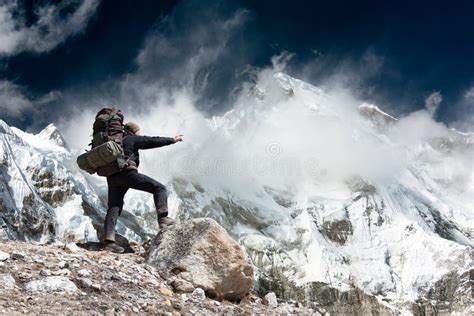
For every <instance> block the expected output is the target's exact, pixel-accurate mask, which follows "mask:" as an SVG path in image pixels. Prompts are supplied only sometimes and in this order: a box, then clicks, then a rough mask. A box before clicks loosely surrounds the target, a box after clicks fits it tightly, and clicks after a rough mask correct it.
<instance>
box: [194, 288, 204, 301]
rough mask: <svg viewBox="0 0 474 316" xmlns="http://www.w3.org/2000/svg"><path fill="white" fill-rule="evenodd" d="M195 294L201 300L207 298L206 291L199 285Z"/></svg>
mask: <svg viewBox="0 0 474 316" xmlns="http://www.w3.org/2000/svg"><path fill="white" fill-rule="evenodd" d="M193 296H194V297H195V298H197V299H199V300H203V299H205V298H206V293H204V290H203V289H201V288H200V287H198V288H197V289H195V290H194V291H193Z"/></svg>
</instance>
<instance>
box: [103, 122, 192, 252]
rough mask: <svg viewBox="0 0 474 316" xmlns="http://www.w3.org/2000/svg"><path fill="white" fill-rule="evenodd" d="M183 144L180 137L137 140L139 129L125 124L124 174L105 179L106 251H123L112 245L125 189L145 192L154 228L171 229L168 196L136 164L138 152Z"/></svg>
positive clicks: (138, 138)
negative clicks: (155, 217)
mask: <svg viewBox="0 0 474 316" xmlns="http://www.w3.org/2000/svg"><path fill="white" fill-rule="evenodd" d="M181 141H183V135H177V136H175V137H174V138H173V137H158V136H140V127H139V126H138V124H136V123H134V122H129V123H127V124H125V132H124V138H123V143H122V146H123V151H124V154H125V157H128V158H127V165H126V167H125V168H124V170H122V171H120V172H118V173H115V174H112V175H111V176H108V177H107V185H108V198H109V200H108V210H107V215H106V217H105V223H104V234H105V237H104V242H105V243H106V249H107V250H110V251H113V252H117V253H122V252H123V251H124V249H123V248H122V247H120V246H119V245H117V244H116V243H115V225H116V223H117V218H118V217H119V215H120V214H121V212H122V208H123V199H124V196H125V193H127V191H128V189H136V190H140V191H146V192H149V193H152V194H153V200H154V202H155V207H156V212H157V215H158V224H159V227H160V229H163V228H165V227H166V226H170V225H173V224H174V223H175V220H174V219H172V218H171V217H168V202H167V200H168V194H167V192H166V187H165V186H164V185H163V184H161V183H160V182H158V181H156V180H154V179H152V178H150V177H149V176H146V175H144V174H141V173H139V172H138V170H137V168H138V165H139V164H140V157H139V153H138V151H139V150H140V149H151V148H157V147H161V146H167V145H171V144H174V143H176V142H181Z"/></svg>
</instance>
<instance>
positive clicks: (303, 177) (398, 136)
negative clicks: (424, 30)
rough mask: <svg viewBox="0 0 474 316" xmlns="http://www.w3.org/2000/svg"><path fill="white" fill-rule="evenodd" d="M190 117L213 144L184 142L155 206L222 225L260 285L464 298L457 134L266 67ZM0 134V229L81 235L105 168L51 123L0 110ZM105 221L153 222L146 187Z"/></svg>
mask: <svg viewBox="0 0 474 316" xmlns="http://www.w3.org/2000/svg"><path fill="white" fill-rule="evenodd" d="M206 124H207V127H206V128H207V133H208V134H209V135H218V137H217V136H216V138H215V140H214V142H215V143H214V144H213V148H218V149H217V150H215V151H209V150H206V148H208V147H209V144H208V143H207V142H206V141H203V142H201V143H195V144H192V145H191V146H190V147H189V148H187V149H186V150H187V151H189V153H188V155H189V156H190V157H192V163H193V164H192V167H193V171H192V172H191V173H189V174H187V173H182V174H176V175H173V177H171V180H170V181H169V183H167V186H168V189H169V196H170V197H169V198H170V201H169V203H170V211H171V214H172V215H173V216H175V217H178V218H181V219H186V218H192V217H201V216H206V217H212V218H214V219H216V220H217V221H218V222H219V223H220V224H221V225H223V226H224V227H225V228H226V229H227V230H228V231H229V232H230V233H231V234H232V235H233V236H234V237H235V238H236V239H238V240H239V241H240V243H241V244H243V245H244V246H245V247H246V249H247V251H248V252H249V254H250V255H251V257H252V260H253V263H254V264H255V266H256V267H257V268H258V276H257V278H258V283H257V284H258V289H259V290H260V291H262V292H265V291H266V290H268V289H271V290H273V291H275V292H276V293H277V295H278V296H279V297H281V298H286V299H298V300H306V301H312V300H315V301H319V302H322V303H323V304H324V305H325V306H327V307H329V310H330V311H331V310H332V311H334V312H336V313H364V312H368V311H371V310H372V311H374V310H376V311H377V312H379V313H382V314H383V313H393V312H401V313H415V314H416V313H424V312H429V311H437V312H447V313H451V312H458V313H468V312H469V311H472V309H473V307H472V306H473V305H472V304H473V301H472V288H471V283H470V282H472V275H474V269H473V246H474V237H473V236H474V211H473V210H474V201H473V200H474V199H473V196H474V165H473V164H474V162H473V157H474V135H473V134H465V133H459V132H457V131H454V130H449V129H447V128H445V127H444V126H442V125H441V124H438V123H435V122H433V121H432V120H431V119H430V118H429V116H428V115H427V114H426V113H424V112H423V111H420V112H417V113H413V114H412V115H409V116H407V117H405V118H400V119H397V118H394V117H392V116H390V115H389V114H387V113H384V112H383V111H382V110H380V108H378V107H377V106H375V105H369V104H362V105H360V106H353V104H351V102H350V101H348V100H347V98H346V97H345V96H343V95H342V96H334V95H332V96H331V95H328V94H326V93H325V92H324V91H322V90H321V89H319V88H317V87H314V86H312V85H309V84H307V83H305V82H303V81H300V80H297V79H294V78H292V77H289V76H287V75H285V74H282V73H277V74H275V75H273V76H270V77H267V78H265V80H263V79H262V80H259V81H258V83H257V85H255V86H254V87H253V88H252V89H250V90H249V93H248V95H246V96H244V97H242V98H240V99H239V100H238V101H237V103H236V105H235V107H234V108H233V110H231V111H229V112H228V113H226V114H225V115H223V116H220V117H214V118H212V119H209V120H207V121H206ZM0 135H1V136H2V142H1V146H0V154H1V155H0V157H1V158H0V159H1V161H0V162H1V163H0V166H1V175H2V177H1V178H0V179H1V181H0V185H1V190H0V202H1V204H0V215H1V217H0V219H1V221H0V224H1V226H2V227H3V236H4V238H11V239H16V238H20V239H22V238H24V239H28V240H31V241H35V242H44V241H49V240H54V239H74V240H77V241H85V240H97V238H98V237H97V236H98V234H100V226H101V221H102V219H103V217H104V215H105V203H104V202H105V201H106V186H105V182H104V181H103V179H99V178H98V177H95V176H90V175H87V174H85V173H83V172H81V171H79V170H78V169H77V167H76V165H75V154H73V152H72V151H71V149H69V147H68V146H67V144H66V142H65V141H64V139H63V137H62V136H61V134H60V133H59V131H58V130H57V129H56V128H55V127H54V126H53V125H49V126H48V127H46V128H45V130H43V131H42V132H41V133H39V134H37V135H32V134H29V133H25V132H22V131H20V130H18V129H16V128H13V127H9V126H7V124H5V123H4V122H3V121H0ZM216 143H217V144H216ZM220 144H221V145H222V147H220ZM206 146H207V147H206ZM219 148H224V149H225V150H222V151H221V152H219V151H218V150H219ZM144 161H145V162H144V163H146V159H144ZM203 166H204V167H203ZM198 167H199V168H200V170H201V172H196V171H195V169H198ZM118 230H119V233H120V234H122V235H123V236H125V237H127V238H129V239H132V240H135V241H138V242H139V241H143V240H144V239H146V238H147V237H149V236H151V235H153V234H154V233H156V218H155V214H154V207H153V201H152V199H151V197H150V196H149V195H147V194H144V193H139V192H130V193H128V195H127V199H126V203H125V207H124V212H123V214H122V216H121V218H120V222H119V226H118ZM0 235H2V232H1V231H0ZM331 306H332V307H331Z"/></svg>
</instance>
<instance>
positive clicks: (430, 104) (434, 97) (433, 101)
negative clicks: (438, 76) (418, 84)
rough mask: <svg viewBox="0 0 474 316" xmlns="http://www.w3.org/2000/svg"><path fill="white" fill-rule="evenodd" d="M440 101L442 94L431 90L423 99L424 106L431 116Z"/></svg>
mask: <svg viewBox="0 0 474 316" xmlns="http://www.w3.org/2000/svg"><path fill="white" fill-rule="evenodd" d="M441 102H443V96H442V95H441V93H440V92H439V91H437V92H433V93H432V94H430V95H429V96H428V97H427V98H426V99H425V108H426V110H428V113H429V114H430V115H431V116H433V115H434V114H435V113H436V110H438V107H439V105H440V104H441Z"/></svg>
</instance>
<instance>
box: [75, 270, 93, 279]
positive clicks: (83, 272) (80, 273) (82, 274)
mask: <svg viewBox="0 0 474 316" xmlns="http://www.w3.org/2000/svg"><path fill="white" fill-rule="evenodd" d="M77 275H78V276H80V277H82V278H85V277H88V276H90V275H91V273H90V271H89V270H86V269H81V270H79V271H77Z"/></svg>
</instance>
